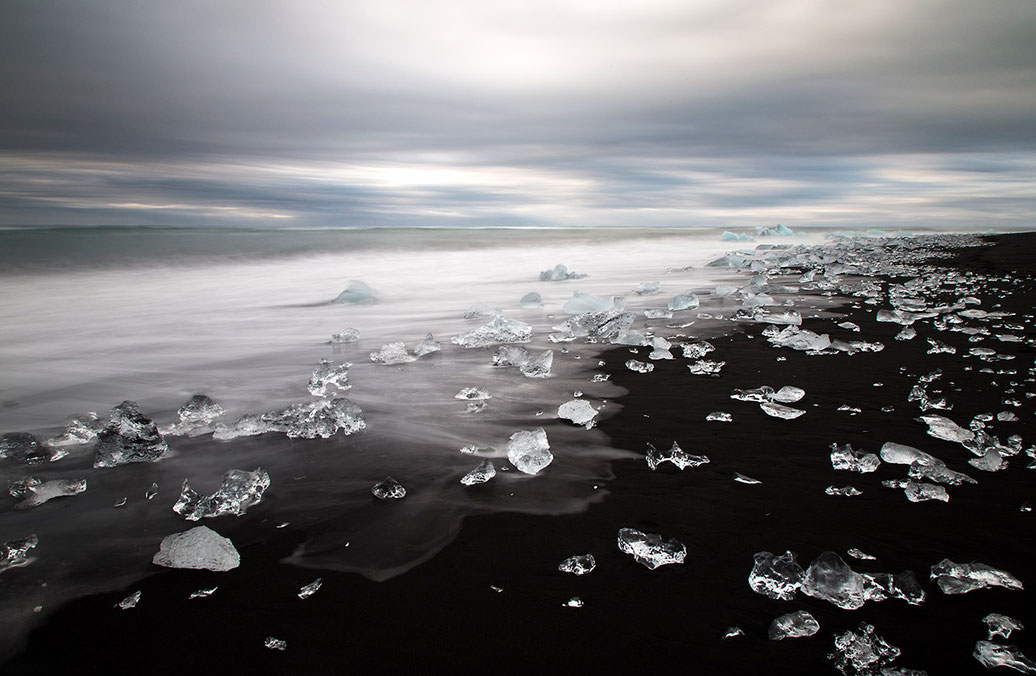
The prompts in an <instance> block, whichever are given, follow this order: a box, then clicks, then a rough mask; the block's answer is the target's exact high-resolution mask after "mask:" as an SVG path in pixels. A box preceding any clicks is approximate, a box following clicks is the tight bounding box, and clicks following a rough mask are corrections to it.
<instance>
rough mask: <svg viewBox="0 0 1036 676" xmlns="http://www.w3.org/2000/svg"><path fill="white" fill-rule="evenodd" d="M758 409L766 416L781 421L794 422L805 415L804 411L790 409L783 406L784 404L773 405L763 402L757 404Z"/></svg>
mask: <svg viewBox="0 0 1036 676" xmlns="http://www.w3.org/2000/svg"><path fill="white" fill-rule="evenodd" d="M759 408H761V409H762V410H763V413H765V414H766V415H768V416H772V417H774V418H781V419H782V420H794V419H795V418H798V417H799V416H801V415H805V413H806V412H805V411H803V410H801V409H798V408H792V407H791V406H785V405H784V404H775V403H773V402H770V401H764V402H761V403H760V404H759Z"/></svg>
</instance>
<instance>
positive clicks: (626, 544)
mask: <svg viewBox="0 0 1036 676" xmlns="http://www.w3.org/2000/svg"><path fill="white" fill-rule="evenodd" d="M618 544H619V551H621V552H622V553H624V554H630V555H632V556H633V559H634V560H635V561H636V562H637V563H640V564H643V565H644V566H645V567H647V568H649V569H651V570H654V569H656V568H658V567H659V566H665V565H668V564H671V563H683V560H684V557H685V556H687V547H685V546H684V544H683V543H682V542H680V541H679V540H677V539H675V538H670V539H669V540H665V541H663V540H662V536H661V535H655V534H645V533H641V532H640V531H639V530H634V529H633V528H620V529H619V536H618Z"/></svg>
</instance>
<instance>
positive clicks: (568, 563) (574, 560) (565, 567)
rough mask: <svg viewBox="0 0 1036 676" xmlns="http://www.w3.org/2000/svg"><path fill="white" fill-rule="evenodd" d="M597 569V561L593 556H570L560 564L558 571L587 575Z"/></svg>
mask: <svg viewBox="0 0 1036 676" xmlns="http://www.w3.org/2000/svg"><path fill="white" fill-rule="evenodd" d="M596 567H597V561H595V560H594V555H593V554H580V555H578V556H570V557H568V558H567V559H565V560H564V561H562V562H561V563H560V564H558V570H560V571H561V572H562V573H572V574H573V575H586V574H587V573H589V572H591V571H592V570H593V569H594V568H596Z"/></svg>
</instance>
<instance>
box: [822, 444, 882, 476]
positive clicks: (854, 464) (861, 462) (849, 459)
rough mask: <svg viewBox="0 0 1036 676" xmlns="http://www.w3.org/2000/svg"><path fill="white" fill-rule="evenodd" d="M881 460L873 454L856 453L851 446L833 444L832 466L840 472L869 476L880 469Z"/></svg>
mask: <svg viewBox="0 0 1036 676" xmlns="http://www.w3.org/2000/svg"><path fill="white" fill-rule="evenodd" d="M879 465H881V460H879V459H878V456H876V455H875V454H873V453H863V452H861V451H854V450H853V447H852V446H851V445H849V444H846V445H844V446H839V445H838V444H831V466H832V467H834V468H835V469H838V470H849V471H851V472H859V473H861V474H867V473H869V472H873V471H875V470H877V469H878V466H879Z"/></svg>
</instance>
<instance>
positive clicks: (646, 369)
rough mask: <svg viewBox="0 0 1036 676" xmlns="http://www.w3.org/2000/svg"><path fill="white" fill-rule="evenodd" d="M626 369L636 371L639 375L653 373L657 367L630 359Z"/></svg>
mask: <svg viewBox="0 0 1036 676" xmlns="http://www.w3.org/2000/svg"><path fill="white" fill-rule="evenodd" d="M626 368H628V369H629V370H630V371H636V372H637V373H651V372H652V371H654V370H655V365H654V364H645V363H644V362H642V361H637V360H636V359H630V360H629V361H628V362H626Z"/></svg>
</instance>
